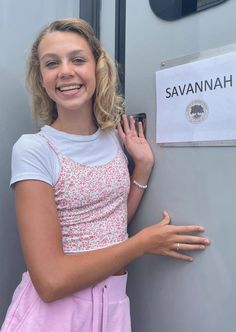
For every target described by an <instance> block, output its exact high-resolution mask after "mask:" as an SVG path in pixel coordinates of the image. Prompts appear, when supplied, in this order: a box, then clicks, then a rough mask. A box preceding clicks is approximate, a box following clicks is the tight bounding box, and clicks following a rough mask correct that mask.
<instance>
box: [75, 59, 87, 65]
mask: <svg viewBox="0 0 236 332" xmlns="http://www.w3.org/2000/svg"><path fill="white" fill-rule="evenodd" d="M72 61H73V63H74V64H76V65H81V64H83V63H84V62H85V60H84V59H82V58H75V59H73V60H72Z"/></svg>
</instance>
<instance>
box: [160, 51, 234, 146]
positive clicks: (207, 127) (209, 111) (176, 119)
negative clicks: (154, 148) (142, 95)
mask: <svg viewBox="0 0 236 332" xmlns="http://www.w3.org/2000/svg"><path fill="white" fill-rule="evenodd" d="M235 77H236V52H231V53H227V54H223V55H218V56H215V57H212V58H208V59H204V60H199V61H196V62H192V63H187V64H183V65H179V66H175V67H171V68H167V69H162V70H159V71H157V72H156V96H157V122H156V142H157V143H170V142H173V143H174V142H201V141H217V140H234V139H236V90H235Z"/></svg>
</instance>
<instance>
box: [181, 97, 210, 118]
mask: <svg viewBox="0 0 236 332" xmlns="http://www.w3.org/2000/svg"><path fill="white" fill-rule="evenodd" d="M186 116H187V119H188V120H189V121H190V122H191V123H200V122H203V121H204V120H206V118H207V116H208V107H207V104H206V103H205V102H204V101H202V100H194V101H192V102H191V103H190V104H189V105H188V106H187V109H186Z"/></svg>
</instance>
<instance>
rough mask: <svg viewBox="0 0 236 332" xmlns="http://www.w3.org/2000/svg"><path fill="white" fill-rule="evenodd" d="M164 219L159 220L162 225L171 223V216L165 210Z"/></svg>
mask: <svg viewBox="0 0 236 332" xmlns="http://www.w3.org/2000/svg"><path fill="white" fill-rule="evenodd" d="M163 217H164V218H163V219H162V220H161V221H160V222H159V224H161V225H168V224H169V223H170V216H169V213H168V212H167V211H163Z"/></svg>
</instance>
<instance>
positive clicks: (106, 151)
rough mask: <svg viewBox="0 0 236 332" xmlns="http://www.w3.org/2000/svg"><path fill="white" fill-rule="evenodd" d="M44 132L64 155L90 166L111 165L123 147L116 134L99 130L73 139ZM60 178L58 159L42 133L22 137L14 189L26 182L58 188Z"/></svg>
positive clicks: (17, 147) (49, 130)
mask: <svg viewBox="0 0 236 332" xmlns="http://www.w3.org/2000/svg"><path fill="white" fill-rule="evenodd" d="M41 132H42V134H44V135H45V136H46V137H47V138H48V139H49V140H50V142H51V143H52V144H53V146H54V147H55V148H56V149H57V151H59V152H60V153H61V154H62V155H64V156H66V157H69V158H71V159H73V160H74V161H77V162H79V163H80V164H83V165H88V166H95V165H104V164H106V163H108V162H109V161H111V160H112V159H113V158H114V157H115V155H116V153H117V148H118V145H119V144H121V143H120V141H119V138H118V135H117V132H116V131H115V130H109V131H102V130H100V129H98V130H97V131H96V132H95V133H94V134H92V135H72V134H67V133H65V132H62V131H59V130H56V129H54V128H52V127H50V126H47V125H46V126H44V127H42V129H41ZM59 174H60V163H59V160H58V156H57V154H56V153H55V152H54V151H53V149H52V148H51V147H50V146H49V144H48V143H47V141H46V140H45V138H44V137H42V136H41V135H40V133H36V134H26V135H22V136H21V137H20V138H19V140H18V141H17V142H16V143H15V144H14V146H13V151H12V177H11V181H10V185H11V186H12V185H13V184H14V183H16V182H18V181H22V180H40V181H43V182H46V183H48V184H50V185H55V183H56V182H57V180H58V177H59Z"/></svg>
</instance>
